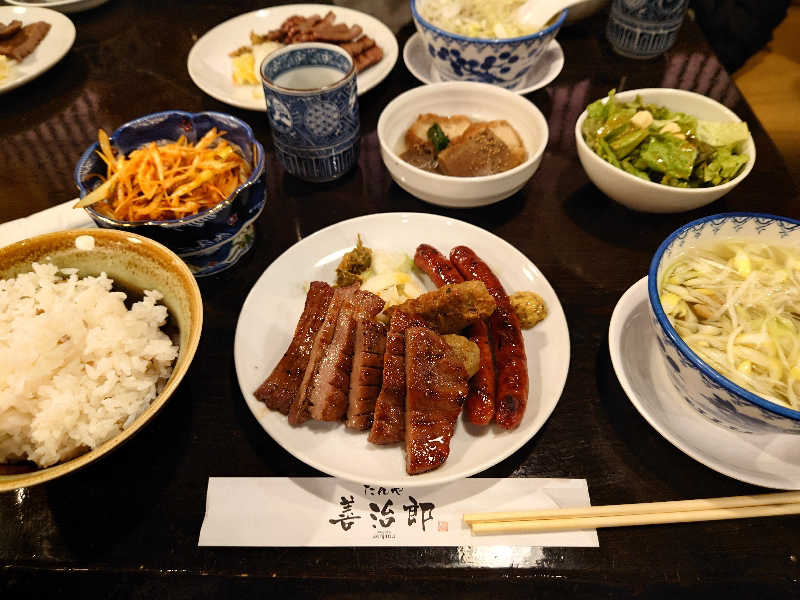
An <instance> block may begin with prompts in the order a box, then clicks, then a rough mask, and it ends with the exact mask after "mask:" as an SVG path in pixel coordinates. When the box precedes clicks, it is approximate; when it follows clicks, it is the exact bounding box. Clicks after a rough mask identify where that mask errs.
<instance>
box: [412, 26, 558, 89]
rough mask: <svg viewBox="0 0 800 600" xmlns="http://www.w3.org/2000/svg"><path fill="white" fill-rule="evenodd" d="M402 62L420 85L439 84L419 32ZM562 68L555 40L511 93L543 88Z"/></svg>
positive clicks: (436, 72) (440, 79)
mask: <svg viewBox="0 0 800 600" xmlns="http://www.w3.org/2000/svg"><path fill="white" fill-rule="evenodd" d="M403 61H404V62H405V63H406V67H408V70H409V71H411V74H412V75H413V76H414V77H416V78H417V79H419V80H420V81H421V82H422V83H439V82H440V81H447V80H445V79H442V76H441V75H440V74H439V71H437V70H436V67H435V66H434V65H433V61H432V60H431V55H430V54H428V51H427V50H426V49H425V42H424V41H423V39H422V36H421V35H420V34H419V32H417V33H415V34H414V35H412V36H411V37H410V38H408V41H407V42H406V45H405V46H404V47H403ZM563 68H564V51H563V50H562V49H561V46H560V45H559V43H558V42H557V41H556V40H553V41H552V42H550V44H548V46H547V48H545V49H544V53H543V54H542V57H541V59H540V61H539V66H538V67H537V68H535V69H531V70H530V71H528V73H527V74H526V75H525V77H523V78H522V81H520V82H519V83H518V84H517V85H516V87H514V88H512V89H511V91H512V92H514V93H516V94H528V93H530V92H533V91H535V90H538V89H539V88H543V87H544V86H546V85H547V84H548V83H550V82H551V81H553V79H555V78H556V77H557V76H558V74H559V73H561V69H563Z"/></svg>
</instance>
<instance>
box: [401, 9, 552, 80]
mask: <svg viewBox="0 0 800 600" xmlns="http://www.w3.org/2000/svg"><path fill="white" fill-rule="evenodd" d="M424 1H425V0H411V15H412V17H413V19H414V25H416V27H417V31H419V33H420V35H421V36H422V39H423V40H424V41H425V46H426V47H427V49H428V53H429V54H430V55H431V57H432V60H433V64H434V66H435V67H436V70H437V71H439V74H440V75H441V76H442V79H445V80H451V81H481V82H483V83H491V84H494V85H499V86H501V87H504V88H506V89H511V88H513V87H514V86H516V85H517V84H518V83H519V82H520V81H521V80H522V78H523V77H525V75H527V74H528V72H529V71H530V70H531V69H532V68H533V67H534V65H535V64H536V62H537V61H538V60H539V57H540V56H541V54H542V53H543V52H544V50H545V48H547V46H548V44H550V42H551V41H552V40H553V39H555V37H556V34H557V33H558V30H559V29H561V25H562V24H563V23H564V20H565V19H566V18H567V9H564V10H563V11H562V12H561V14H560V15H559V16H558V17H557V18H556V20H555V22H554V23H552V24H551V25H549V26H548V27H545V28H544V29H541V30H540V31H537V32H536V33H532V34H530V35H524V36H521V37H514V38H505V39H488V38H471V37H466V36H463V35H459V34H457V33H450V32H449V31H445V30H444V29H441V28H439V27H437V26H436V25H433V24H431V23H429V22H428V21H426V20H425V19H424V18H423V17H422V16H421V15H420V14H419V11H418V10H417V6H418V5H419V4H421V3H422V2H424Z"/></svg>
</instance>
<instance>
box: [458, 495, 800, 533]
mask: <svg viewBox="0 0 800 600" xmlns="http://www.w3.org/2000/svg"><path fill="white" fill-rule="evenodd" d="M794 514H800V503H792V504H770V505H767V506H740V507H736V508H718V509H712V510H688V511H681V512H667V513H644V514H636V515H611V516H607V517H573V518H566V519H540V520H537V521H493V522H489V523H473V524H472V533H476V534H483V535H486V534H497V533H534V532H540V531H566V530H581V529H599V528H601V527H629V526H632V525H659V524H663V523H691V522H694V521H720V520H723V519H747V518H752V517H774V516H777V515H794Z"/></svg>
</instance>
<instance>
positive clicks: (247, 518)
mask: <svg viewBox="0 0 800 600" xmlns="http://www.w3.org/2000/svg"><path fill="white" fill-rule="evenodd" d="M589 505H590V500H589V488H588V486H587V483H586V480H585V479H544V478H510V479H489V478H469V479H462V480H460V481H456V482H453V483H450V484H444V485H439V486H433V487H427V488H392V487H387V488H383V487H380V486H377V485H362V484H357V483H349V482H346V481H343V480H340V479H336V478H333V477H210V478H209V480H208V492H207V495H206V514H205V518H204V519H203V525H202V527H201V529H200V538H199V540H198V545H199V546H278V547H282V546H347V547H351V546H395V547H401V546H508V547H511V546H523V547H531V546H534V547H544V546H561V547H565V546H584V547H595V548H596V547H597V546H598V539H597V532H596V531H595V530H593V529H590V530H584V531H558V532H544V533H527V534H526V533H520V534H505V535H481V536H473V535H472V532H471V531H470V529H469V527H468V526H467V525H465V524H464V522H463V520H462V516H463V514H464V513H466V512H483V511H497V510H524V509H534V508H557V507H565V506H589Z"/></svg>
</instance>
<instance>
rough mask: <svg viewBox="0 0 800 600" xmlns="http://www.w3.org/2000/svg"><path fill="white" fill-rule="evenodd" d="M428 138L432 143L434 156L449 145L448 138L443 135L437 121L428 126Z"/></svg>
mask: <svg viewBox="0 0 800 600" xmlns="http://www.w3.org/2000/svg"><path fill="white" fill-rule="evenodd" d="M428 139H429V140H430V141H431V143H432V144H433V154H434V156H435V155H437V154H439V152H441V151H442V150H444V149H445V148H447V146H448V145H450V139H449V138H448V137H447V136H446V135H445V133H444V131H442V128H441V127H439V124H438V123H434V124H433V125H431V126H430V127H429V128H428Z"/></svg>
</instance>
